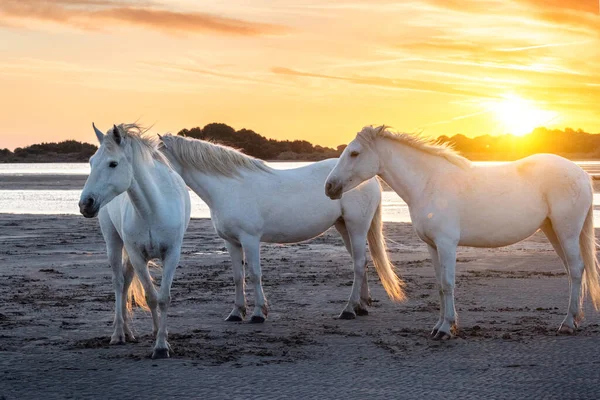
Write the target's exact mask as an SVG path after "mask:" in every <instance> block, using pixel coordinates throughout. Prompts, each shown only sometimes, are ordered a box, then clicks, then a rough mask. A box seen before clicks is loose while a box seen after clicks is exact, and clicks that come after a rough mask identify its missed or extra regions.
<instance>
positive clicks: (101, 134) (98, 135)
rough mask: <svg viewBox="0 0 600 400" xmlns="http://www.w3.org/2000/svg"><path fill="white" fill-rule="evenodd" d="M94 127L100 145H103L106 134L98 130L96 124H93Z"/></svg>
mask: <svg viewBox="0 0 600 400" xmlns="http://www.w3.org/2000/svg"><path fill="white" fill-rule="evenodd" d="M92 127H93V128H94V132H96V137H97V138H98V142H100V144H102V141H103V140H104V133H102V131H101V130H100V129H98V128H96V125H94V123H93V122H92Z"/></svg>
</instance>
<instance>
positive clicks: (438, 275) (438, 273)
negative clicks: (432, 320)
mask: <svg viewBox="0 0 600 400" xmlns="http://www.w3.org/2000/svg"><path fill="white" fill-rule="evenodd" d="M427 250H429V255H430V256H431V264H433V269H434V270H435V279H436V281H437V285H438V288H437V289H438V293H439V295H440V317H439V318H438V321H437V323H436V324H435V326H434V327H433V330H432V331H431V337H435V336H436V335H437V333H438V331H439V329H440V327H441V326H442V324H443V323H444V314H445V311H444V310H445V307H444V293H443V292H442V270H441V267H440V259H439V256H438V252H437V249H436V248H435V247H433V246H431V245H427Z"/></svg>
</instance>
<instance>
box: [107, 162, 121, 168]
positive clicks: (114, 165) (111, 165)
mask: <svg viewBox="0 0 600 400" xmlns="http://www.w3.org/2000/svg"><path fill="white" fill-rule="evenodd" d="M117 165H119V163H118V162H116V161H111V162H110V163H108V166H109V167H111V168H116V167H117Z"/></svg>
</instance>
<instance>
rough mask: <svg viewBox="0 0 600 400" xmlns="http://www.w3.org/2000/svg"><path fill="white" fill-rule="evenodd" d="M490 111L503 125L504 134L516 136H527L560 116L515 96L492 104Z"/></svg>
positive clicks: (489, 105) (489, 107) (511, 95)
mask: <svg viewBox="0 0 600 400" xmlns="http://www.w3.org/2000/svg"><path fill="white" fill-rule="evenodd" d="M488 110H489V111H491V112H492V113H493V115H494V117H495V118H496V120H498V122H499V123H500V124H502V128H503V133H512V134H513V135H516V136H523V135H526V134H528V133H530V132H531V131H532V130H534V129H535V128H536V127H539V126H544V124H547V123H549V122H551V121H552V120H553V119H555V118H556V117H557V115H558V114H557V113H556V112H554V111H549V110H543V109H541V108H539V107H538V106H537V105H536V103H535V102H534V101H531V100H526V99H523V98H521V97H519V96H517V95H513V94H509V95H505V96H503V98H502V100H498V101H493V102H490V103H489V104H488Z"/></svg>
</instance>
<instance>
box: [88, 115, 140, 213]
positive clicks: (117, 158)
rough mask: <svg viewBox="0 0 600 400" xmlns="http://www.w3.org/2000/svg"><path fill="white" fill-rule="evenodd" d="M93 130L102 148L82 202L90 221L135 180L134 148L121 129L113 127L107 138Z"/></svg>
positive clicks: (96, 155)
mask: <svg viewBox="0 0 600 400" xmlns="http://www.w3.org/2000/svg"><path fill="white" fill-rule="evenodd" d="M92 126H93V127H94V131H95V132H96V137H97V138H98V141H99V142H100V147H99V148H98V151H96V154H94V155H93V156H92V157H91V158H90V166H91V172H90V176H89V177H88V179H87V181H86V182H85V186H84V187H83V191H82V192H81V197H80V199H79V211H80V212H81V214H82V215H83V216H84V217H86V218H93V217H95V216H96V215H98V211H99V210H100V208H101V207H103V206H105V205H106V204H108V203H109V202H110V201H111V200H112V199H114V198H115V197H116V196H118V195H119V194H121V193H123V192H125V191H126V190H127V189H129V187H130V186H131V182H132V180H133V168H132V157H131V144H130V143H128V140H127V137H126V135H125V134H124V132H123V131H122V130H121V128H120V127H118V126H116V125H113V127H112V128H111V129H110V130H109V131H108V132H107V134H106V135H104V134H103V133H102V132H101V131H100V130H99V129H98V128H96V126H95V125H94V124H92Z"/></svg>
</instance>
